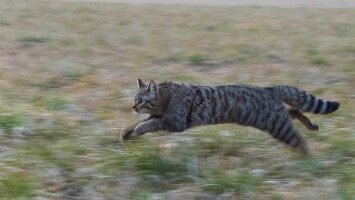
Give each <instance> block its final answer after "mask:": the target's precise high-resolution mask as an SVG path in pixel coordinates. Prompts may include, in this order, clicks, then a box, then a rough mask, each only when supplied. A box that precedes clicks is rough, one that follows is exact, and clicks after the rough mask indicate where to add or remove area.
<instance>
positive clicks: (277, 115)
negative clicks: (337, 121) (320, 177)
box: [121, 79, 340, 155]
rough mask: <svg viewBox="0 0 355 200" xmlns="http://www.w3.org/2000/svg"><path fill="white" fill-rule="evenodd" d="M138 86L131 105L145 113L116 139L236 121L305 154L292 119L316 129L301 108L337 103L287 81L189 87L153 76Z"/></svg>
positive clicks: (321, 110) (317, 109)
mask: <svg viewBox="0 0 355 200" xmlns="http://www.w3.org/2000/svg"><path fill="white" fill-rule="evenodd" d="M138 87H139V89H138V93H137V95H136V97H135V99H134V102H135V103H134V105H133V107H132V109H133V110H134V111H135V112H137V113H138V114H149V117H148V118H146V119H145V120H143V121H141V122H139V123H137V124H136V125H134V126H132V127H129V128H127V129H126V130H125V131H124V132H123V133H122V135H121V139H122V140H127V139H129V138H131V137H134V136H139V135H142V134H144V133H147V132H154V131H158V130H167V131H170V132H181V131H184V130H186V129H188V128H191V127H194V126H199V125H207V124H221V123H237V124H240V125H244V126H252V127H255V128H258V129H260V130H263V131H265V132H267V133H269V134H271V135H272V136H273V137H274V138H276V139H278V140H280V141H282V142H284V143H286V144H288V145H290V146H292V147H295V148H297V149H299V150H300V151H301V152H302V153H303V154H305V155H307V154H308V147H307V143H306V142H305V140H304V139H303V137H302V136H301V135H300V134H299V133H298V132H297V130H296V129H295V128H294V127H293V125H292V119H298V120H300V121H301V122H302V123H303V124H304V125H305V126H306V128H308V129H309V130H318V126H317V125H315V124H312V122H311V121H310V120H309V119H308V118H307V117H306V116H305V115H304V114H303V113H302V112H313V113H316V114H328V113H332V112H334V111H336V110H337V109H338V107H339V105H340V104H339V103H338V102H336V101H327V100H322V99H318V98H316V97H315V96H313V95H312V94H310V93H307V92H305V91H303V90H300V89H298V88H296V87H292V86H288V85H279V86H274V87H255V86H250V85H221V86H195V85H189V84H184V83H174V82H162V83H159V84H157V83H156V82H155V81H154V80H152V81H150V82H149V84H145V83H144V82H143V81H142V80H141V79H138Z"/></svg>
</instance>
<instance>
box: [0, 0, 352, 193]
mask: <svg viewBox="0 0 355 200" xmlns="http://www.w3.org/2000/svg"><path fill="white" fill-rule="evenodd" d="M353 19H355V10H354V9H319V10H315V9H304V8H302V9H301V8H289V9H280V8H261V7H236V8H225V7H183V6H149V5H145V6H133V5H132V6H131V5H123V4H108V3H106V4H101V3H73V2H71V3H70V2H66V3H58V2H53V1H49V2H32V1H30V2H29V1H22V2H21V3H16V4H15V3H14V2H12V1H1V2H0V30H1V31H0V38H1V40H0V68H1V70H0V130H1V131H0V199H16V198H17V199H28V198H33V199H217V198H220V199H353V198H354V196H355V193H354V188H355V177H354V176H355V166H354V162H355V160H354V155H355V150H354V144H355V142H354V138H355V137H354V136H355V135H354V128H355V122H354V114H355V106H354V105H355V102H354V98H355V91H354V88H355V78H354V77H355V68H354V65H355V21H354V20H353ZM139 77H140V78H143V79H144V80H150V79H155V80H157V81H164V80H172V81H181V82H188V83H195V84H210V85H217V84H224V83H250V84H255V85H260V86H267V85H274V84H291V85H295V86H298V87H300V88H303V89H306V90H308V91H310V92H312V93H314V94H316V95H317V96H319V97H322V98H325V99H333V100H335V99H336V100H339V101H340V102H341V103H342V105H341V108H340V110H339V111H337V112H336V113H334V114H331V115H328V116H315V115H310V117H311V118H312V119H313V121H314V122H315V123H317V124H319V126H320V131H319V132H317V133H312V132H309V131H308V130H306V129H305V128H304V127H302V125H301V124H300V123H298V122H296V125H297V127H298V129H299V130H300V132H302V133H303V135H305V137H306V139H307V141H308V142H309V145H310V148H311V150H312V154H313V155H312V156H311V157H309V158H302V157H301V156H299V154H297V153H296V152H294V151H293V150H292V149H290V148H287V147H285V146H284V145H283V144H281V143H279V142H277V141H275V140H273V139H271V138H270V136H269V135H267V134H265V133H263V132H261V131H258V130H256V129H253V128H247V127H241V126H237V125H218V126H208V127H198V128H193V129H190V130H188V131H186V132H184V133H179V134H167V133H166V132H160V133H155V134H147V135H145V136H144V137H141V138H140V139H139V140H138V141H134V142H130V143H126V144H125V145H124V146H122V145H118V144H117V142H116V140H117V137H118V134H119V132H120V131H121V130H122V129H123V128H124V127H125V126H127V125H129V124H131V123H133V122H134V121H136V120H137V117H136V116H135V115H134V114H132V112H131V111H130V107H131V104H132V99H131V98H132V96H133V94H134V91H135V89H136V79H137V78H139Z"/></svg>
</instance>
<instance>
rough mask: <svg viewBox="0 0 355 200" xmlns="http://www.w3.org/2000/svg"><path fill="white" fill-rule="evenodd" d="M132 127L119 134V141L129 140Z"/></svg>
mask: <svg viewBox="0 0 355 200" xmlns="http://www.w3.org/2000/svg"><path fill="white" fill-rule="evenodd" d="M134 128H135V127H134V126H132V127H128V128H126V129H125V130H124V131H123V132H122V133H121V138H120V140H121V141H124V140H129V139H130V138H131V137H132V134H133V130H134Z"/></svg>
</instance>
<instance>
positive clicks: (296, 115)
mask: <svg viewBox="0 0 355 200" xmlns="http://www.w3.org/2000/svg"><path fill="white" fill-rule="evenodd" d="M288 113H289V114H290V115H291V117H292V118H293V119H298V120H300V121H301V122H302V124H303V125H304V126H305V127H306V128H307V129H308V130H312V131H318V130H319V126H318V125H317V124H313V123H312V122H311V120H310V119H309V118H308V117H307V116H306V115H304V114H303V113H302V112H301V111H300V110H298V109H296V108H291V109H288Z"/></svg>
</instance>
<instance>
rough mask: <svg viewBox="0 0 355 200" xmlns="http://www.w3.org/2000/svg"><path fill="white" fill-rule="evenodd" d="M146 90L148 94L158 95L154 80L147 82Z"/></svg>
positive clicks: (157, 87)
mask: <svg viewBox="0 0 355 200" xmlns="http://www.w3.org/2000/svg"><path fill="white" fill-rule="evenodd" d="M147 90H148V92H151V93H154V94H158V90H159V86H158V84H157V82H155V81H154V80H151V81H150V82H149V85H148V89H147Z"/></svg>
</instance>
